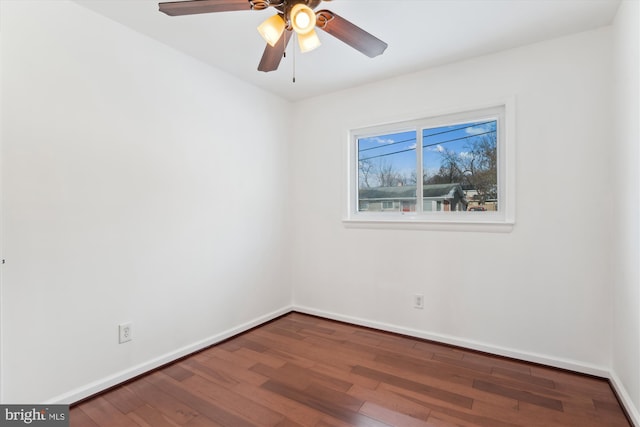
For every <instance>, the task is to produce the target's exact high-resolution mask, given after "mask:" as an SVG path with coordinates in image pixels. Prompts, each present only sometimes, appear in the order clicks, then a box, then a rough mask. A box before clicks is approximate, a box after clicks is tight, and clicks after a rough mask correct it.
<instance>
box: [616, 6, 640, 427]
mask: <svg viewBox="0 0 640 427" xmlns="http://www.w3.org/2000/svg"><path fill="white" fill-rule="evenodd" d="M639 9H640V8H639V3H638V2H637V1H623V2H622V4H621V6H620V9H619V10H618V15H617V16H616V20H615V22H614V27H613V28H614V85H613V88H614V94H615V98H614V101H615V102H614V108H613V112H614V115H613V116H614V121H613V123H614V131H615V132H614V135H615V138H614V139H613V140H612V143H613V147H614V150H613V152H614V153H615V156H614V158H613V163H612V171H613V178H614V185H613V188H615V189H616V193H618V194H624V195H626V197H621V198H620V199H619V201H620V203H619V205H617V207H616V212H615V218H616V221H614V224H615V227H614V234H613V235H614V240H613V242H614V246H613V251H612V252H611V254H612V257H611V263H612V266H613V272H614V275H613V278H612V279H613V280H612V282H613V283H612V285H613V289H612V291H613V296H614V299H613V334H612V337H613V361H612V371H613V373H614V375H615V376H617V377H618V382H619V383H620V384H621V385H622V386H623V388H621V389H620V392H621V393H622V394H626V400H627V401H628V402H629V403H632V404H634V405H635V407H634V408H633V409H632V411H633V412H634V417H635V420H636V423H638V425H640V270H639V269H640V265H639V261H640V247H639V241H640V227H639V225H640V224H639V222H640V175H639V173H638V168H639V167H640V150H639V149H638V144H639V143H640V131H639V126H640V125H639V124H638V123H639V122H638V117H640V108H639V107H638V104H639V102H640V101H639V99H640V89H639V86H638V80H639V79H640V67H639V65H638V56H639V55H640V33H639V30H638V28H639V27H640V10H639Z"/></svg>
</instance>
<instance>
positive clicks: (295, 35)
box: [291, 31, 298, 83]
mask: <svg viewBox="0 0 640 427" xmlns="http://www.w3.org/2000/svg"><path fill="white" fill-rule="evenodd" d="M293 37H294V40H293V43H291V50H293V83H295V82H296V43H295V42H296V41H297V39H298V35H297V34H296V33H295V31H294V32H293Z"/></svg>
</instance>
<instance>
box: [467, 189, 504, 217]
mask: <svg viewBox="0 0 640 427" xmlns="http://www.w3.org/2000/svg"><path fill="white" fill-rule="evenodd" d="M462 189H463V190H464V195H465V199H467V201H468V204H467V210H480V209H478V208H484V209H482V210H487V211H497V210H498V200H497V199H485V200H482V198H481V197H480V195H479V194H478V190H476V189H474V188H473V187H467V186H463V187H462Z"/></svg>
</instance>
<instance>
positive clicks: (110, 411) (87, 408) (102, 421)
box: [80, 397, 140, 427]
mask: <svg viewBox="0 0 640 427" xmlns="http://www.w3.org/2000/svg"><path fill="white" fill-rule="evenodd" d="M80 408H81V409H82V411H83V412H84V413H85V414H87V415H88V416H89V418H90V419H91V420H92V421H93V422H94V423H95V424H97V425H98V426H100V427H140V426H138V424H136V423H135V422H134V421H133V420H131V419H130V418H127V416H126V415H124V414H123V413H122V412H120V411H119V410H118V409H117V408H116V407H115V406H113V405H112V404H111V403H109V402H108V401H107V400H106V399H105V398H103V397H98V398H96V399H93V400H90V401H88V402H85V403H83V404H82V405H81V406H80Z"/></svg>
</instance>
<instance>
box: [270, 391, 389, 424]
mask: <svg viewBox="0 0 640 427" xmlns="http://www.w3.org/2000/svg"><path fill="white" fill-rule="evenodd" d="M261 387H263V388H264V389H265V390H269V391H271V392H273V393H277V394H279V395H280V396H283V397H286V398H288V399H290V400H293V401H295V402H298V403H300V404H302V405H304V406H308V407H310V408H313V409H315V410H317V411H319V412H322V413H324V414H326V415H328V416H330V417H332V418H335V419H338V420H340V421H344V422H346V423H348V424H350V425H355V426H358V427H360V426H361V427H389V424H386V423H383V422H380V421H377V420H375V419H373V418H370V417H368V416H366V415H363V414H360V413H359V412H357V410H354V409H353V407H352V404H348V403H342V404H339V405H335V404H334V402H335V401H336V400H335V395H332V394H330V393H322V394H320V395H318V391H319V386H318V387H316V388H315V389H314V390H312V392H310V391H307V390H302V391H301V390H297V389H294V388H292V387H290V386H287V385H285V384H281V383H278V382H276V381H267V382H266V383H264V384H263V385H262V386H261ZM314 392H315V393H314ZM329 397H331V400H327V398H329ZM357 409H359V406H358V408H357Z"/></svg>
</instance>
